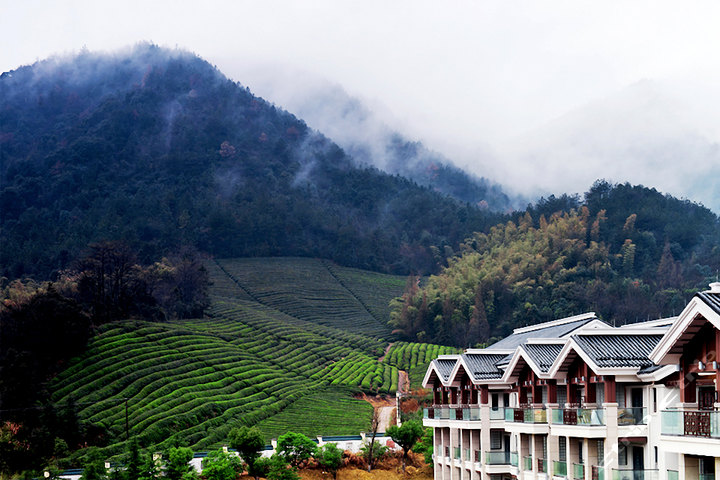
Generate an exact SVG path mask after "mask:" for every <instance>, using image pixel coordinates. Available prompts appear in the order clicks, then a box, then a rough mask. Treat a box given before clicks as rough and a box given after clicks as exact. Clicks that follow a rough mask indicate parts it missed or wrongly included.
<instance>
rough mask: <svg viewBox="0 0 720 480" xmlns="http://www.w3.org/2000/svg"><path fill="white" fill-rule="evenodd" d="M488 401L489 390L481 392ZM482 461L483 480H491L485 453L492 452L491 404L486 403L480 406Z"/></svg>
mask: <svg viewBox="0 0 720 480" xmlns="http://www.w3.org/2000/svg"><path fill="white" fill-rule="evenodd" d="M481 393H484V396H485V399H486V400H487V389H485V390H481ZM480 425H481V430H480V461H481V462H482V464H483V469H482V480H490V475H488V474H487V473H486V472H485V452H487V451H488V450H490V404H489V403H487V402H485V403H482V404H481V405H480Z"/></svg>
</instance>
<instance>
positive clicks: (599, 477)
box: [591, 465, 677, 480]
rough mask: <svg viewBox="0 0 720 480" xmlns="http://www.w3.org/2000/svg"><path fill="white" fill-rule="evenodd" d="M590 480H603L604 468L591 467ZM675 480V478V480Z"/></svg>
mask: <svg viewBox="0 0 720 480" xmlns="http://www.w3.org/2000/svg"><path fill="white" fill-rule="evenodd" d="M591 477H592V480H605V467H599V466H597V465H593V467H592V470H591ZM675 480H677V478H676V479H675Z"/></svg>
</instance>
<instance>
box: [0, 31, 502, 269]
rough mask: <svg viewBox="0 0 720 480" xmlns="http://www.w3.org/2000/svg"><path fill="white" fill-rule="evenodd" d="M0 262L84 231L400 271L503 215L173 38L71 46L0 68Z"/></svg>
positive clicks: (53, 262)
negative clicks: (374, 153)
mask: <svg viewBox="0 0 720 480" xmlns="http://www.w3.org/2000/svg"><path fill="white" fill-rule="evenodd" d="M0 103H1V104H2V107H1V109H0V178H1V179H2V183H1V184H0V211H2V218H1V219H0V220H1V223H0V227H1V230H0V242H1V243H2V245H3V249H2V252H0V265H1V266H2V267H1V268H2V271H1V272H0V273H1V274H2V275H3V276H6V277H9V278H16V277H21V276H23V275H34V276H37V277H41V278H42V277H48V276H52V275H54V274H55V272H57V271H58V270H60V269H64V268H66V267H67V266H68V265H69V264H70V263H71V262H72V261H73V259H74V258H77V257H78V255H79V253H80V252H81V251H82V250H83V249H84V248H85V247H86V245H87V244H88V243H89V242H92V241H97V240H101V239H112V240H124V241H125V242H127V243H128V244H129V245H130V246H131V247H132V248H133V249H134V250H135V251H137V252H139V255H140V260H141V261H146V262H149V261H152V260H154V259H157V258H159V257H160V256H161V255H162V254H163V253H164V252H166V251H168V250H170V249H174V248H178V247H179V246H182V245H191V246H194V247H196V248H197V249H199V250H201V251H204V252H208V253H210V254H213V255H216V256H219V257H237V256H281V255H286V256H287V255H290V256H312V257H322V258H330V259H333V260H335V261H337V262H338V263H341V264H343V265H350V266H356V267H362V268H366V269H372V270H377V271H386V272H395V273H407V272H411V271H415V272H431V271H434V270H435V269H436V268H437V266H438V262H442V261H443V255H442V254H440V253H439V252H446V251H450V252H451V251H453V249H455V248H457V246H458V245H459V243H460V241H462V239H464V238H465V237H466V236H468V235H469V234H470V233H471V232H473V231H476V230H482V229H484V228H486V227H488V226H489V225H492V224H494V223H496V221H497V220H498V219H499V218H500V217H499V216H498V215H496V214H492V213H490V212H489V211H487V210H482V209H480V208H477V207H475V206H473V205H469V204H467V203H462V202H459V201H457V200H454V199H452V198H450V197H448V196H446V195H443V194H441V193H437V192H435V191H433V189H431V188H429V187H423V186H419V185H418V184H416V183H415V182H412V181H410V180H407V179H405V178H402V177H400V176H398V175H390V174H387V173H384V172H381V171H380V170H378V169H376V168H374V167H368V166H363V165H361V164H359V163H358V162H357V161H355V160H353V158H352V157H350V156H349V155H348V154H347V153H346V152H344V151H343V150H342V149H341V148H340V147H339V146H337V145H336V144H334V143H333V142H332V141H331V140H329V139H328V138H326V137H324V136H323V135H322V134H320V133H318V132H315V131H313V130H311V129H310V128H308V127H307V125H306V124H305V123H304V122H303V121H301V120H299V119H297V118H296V117H294V116H293V115H291V114H289V113H287V112H285V111H282V110H280V109H279V108H276V107H275V106H273V105H271V104H269V103H267V102H266V101H264V100H262V99H261V98H258V97H256V96H254V95H253V94H252V93H250V91H249V90H248V89H247V88H243V87H242V86H241V85H239V84H237V83H234V82H231V81H229V80H228V79H227V78H226V77H225V76H223V75H222V74H221V73H220V72H218V71H217V70H216V69H215V68H213V67H212V66H211V65H209V64H208V63H207V62H205V61H203V60H202V59H200V58H198V57H196V56H194V55H192V54H190V53H187V52H183V51H176V50H166V49H161V48H158V47H156V46H153V45H138V46H136V47H134V48H132V49H130V50H127V51H124V52H118V53H115V54H109V55H107V54H94V53H89V52H83V53H81V54H79V55H77V56H74V57H70V58H55V59H50V60H45V61H41V62H38V63H35V64H33V65H30V66H25V67H21V68H18V69H17V70H14V71H12V72H6V73H4V74H3V75H2V76H0Z"/></svg>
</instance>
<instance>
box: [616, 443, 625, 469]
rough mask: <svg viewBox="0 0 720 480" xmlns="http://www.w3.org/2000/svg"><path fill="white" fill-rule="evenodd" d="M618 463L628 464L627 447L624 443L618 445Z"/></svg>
mask: <svg viewBox="0 0 720 480" xmlns="http://www.w3.org/2000/svg"><path fill="white" fill-rule="evenodd" d="M618 464H619V465H627V447H625V445H623V444H620V445H619V447H618Z"/></svg>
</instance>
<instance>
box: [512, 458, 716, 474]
mask: <svg viewBox="0 0 720 480" xmlns="http://www.w3.org/2000/svg"><path fill="white" fill-rule="evenodd" d="M519 458H520V456H519V455H518V453H517V452H510V465H512V466H513V467H517V466H518V460H519ZM713 480H714V479H713Z"/></svg>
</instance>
